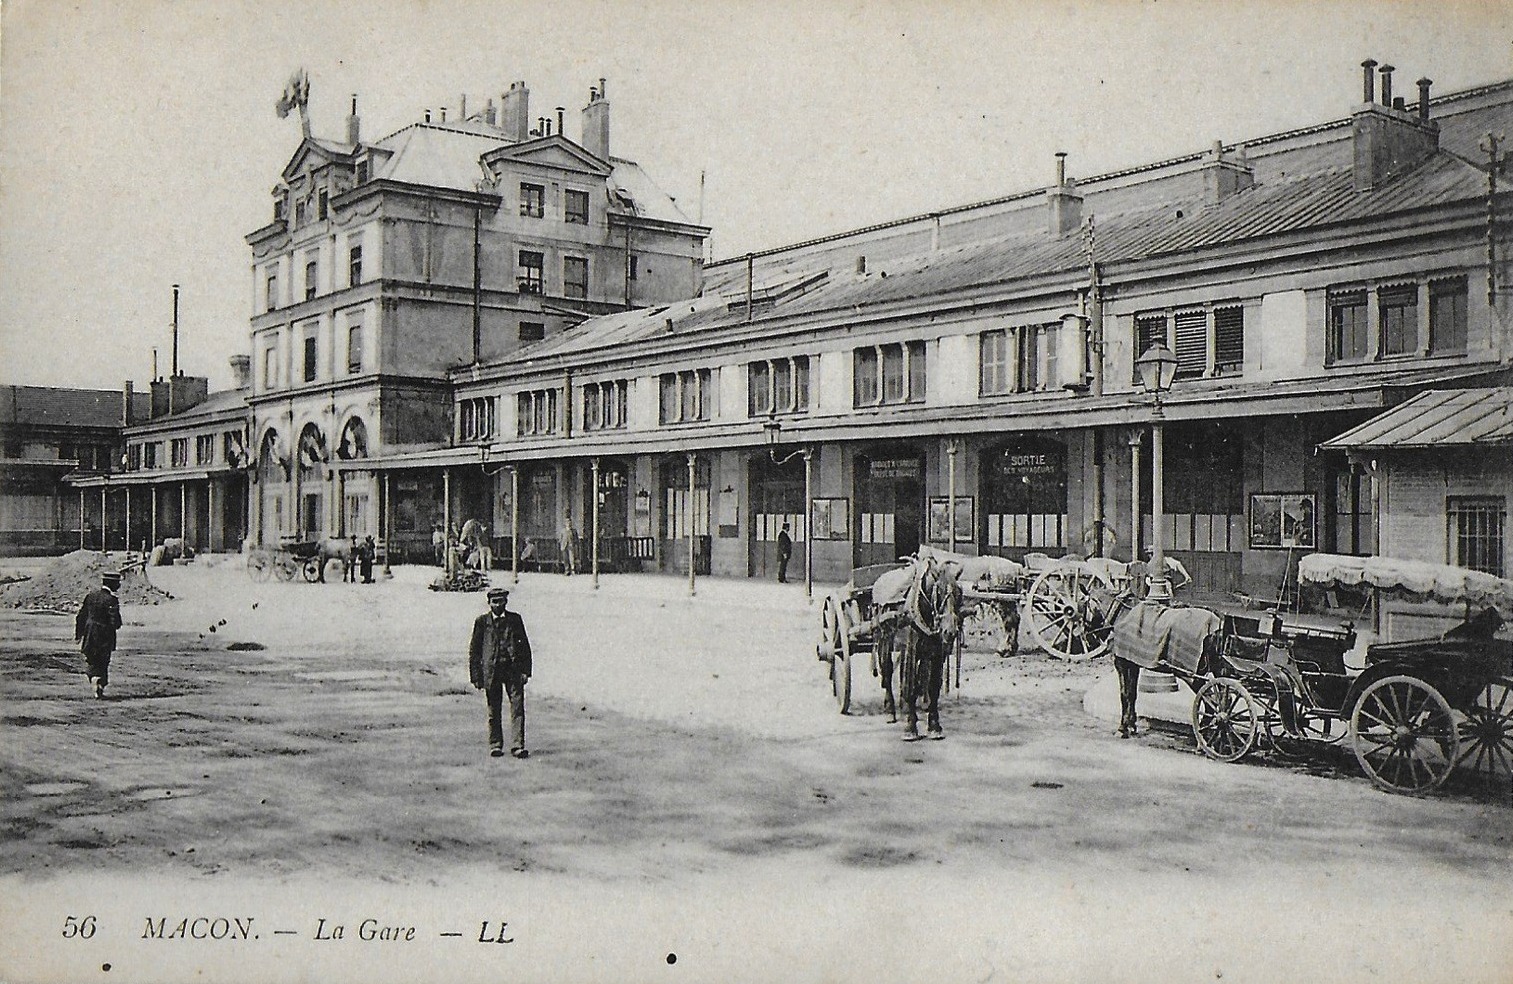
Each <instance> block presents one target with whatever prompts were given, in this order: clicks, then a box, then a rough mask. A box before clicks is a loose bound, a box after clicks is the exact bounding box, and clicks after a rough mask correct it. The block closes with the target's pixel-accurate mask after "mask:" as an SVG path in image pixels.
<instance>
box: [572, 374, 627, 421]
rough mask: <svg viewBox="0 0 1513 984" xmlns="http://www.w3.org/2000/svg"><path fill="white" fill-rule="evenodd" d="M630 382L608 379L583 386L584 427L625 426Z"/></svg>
mask: <svg viewBox="0 0 1513 984" xmlns="http://www.w3.org/2000/svg"><path fill="white" fill-rule="evenodd" d="M627 393H628V384H627V383H626V381H625V380H623V379H606V380H603V381H602V382H597V383H588V384H586V385H584V387H583V429H584V430H586V431H591V430H615V429H618V428H622V427H624V426H625V411H626V398H627Z"/></svg>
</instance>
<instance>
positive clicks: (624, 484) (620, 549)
mask: <svg viewBox="0 0 1513 984" xmlns="http://www.w3.org/2000/svg"><path fill="white" fill-rule="evenodd" d="M593 482H594V470H593V468H584V469H583V502H584V514H583V536H584V543H585V546H584V551H585V553H586V552H587V551H588V550H590V549H592V547H591V546H589V545H588V544H589V543H590V542H591V541H590V540H589V537H592V536H593V514H592V509H593V500H592V499H590V498H589V497H590V496H592V495H595V494H597V495H598V497H599V566H600V567H608V568H617V569H618V568H628V567H629V566H630V560H631V558H630V551H629V545H628V543H627V539H628V537H629V535H630V525H629V524H630V471H629V469H628V468H627V467H626V465H625V462H623V461H618V460H614V459H604V460H601V461H600V462H599V488H598V489H597V490H595V489H594V488H593V487H592V486H593ZM588 562H589V561H588V558H587V557H584V558H580V560H579V563H580V564H581V565H583V566H587V565H588ZM636 566H639V565H636Z"/></svg>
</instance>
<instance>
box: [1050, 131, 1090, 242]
mask: <svg viewBox="0 0 1513 984" xmlns="http://www.w3.org/2000/svg"><path fill="white" fill-rule="evenodd" d="M1045 200H1046V206H1047V212H1048V213H1049V214H1048V222H1049V227H1050V233H1051V235H1053V236H1055V237H1057V238H1058V239H1060V238H1064V237H1066V236H1070V235H1071V234H1072V233H1074V232H1076V231H1077V230H1078V229H1080V228H1082V196H1081V195H1079V194H1077V182H1076V181H1074V180H1072V179H1071V178H1069V177H1067V176H1066V151H1064V150H1063V151H1057V152H1056V183H1055V184H1054V185H1053V186H1052V187H1051V189H1050V190H1049V191H1047V192H1046V195H1045Z"/></svg>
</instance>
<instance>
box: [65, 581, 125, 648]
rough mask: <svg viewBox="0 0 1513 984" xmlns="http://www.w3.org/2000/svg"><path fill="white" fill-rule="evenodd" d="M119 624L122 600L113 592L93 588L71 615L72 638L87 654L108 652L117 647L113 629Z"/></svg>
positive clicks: (117, 627) (118, 626) (119, 625)
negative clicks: (72, 621)
mask: <svg viewBox="0 0 1513 984" xmlns="http://www.w3.org/2000/svg"><path fill="white" fill-rule="evenodd" d="M120 627H121V603H120V601H118V600H117V599H116V596H115V594H114V593H113V592H111V591H108V590H106V589H105V588H95V589H94V590H93V591H91V592H90V593H89V594H87V595H85V596H84V604H82V605H80V606H79V615H78V617H77V618H75V619H74V640H75V641H76V642H78V643H79V649H80V651H82V652H83V653H84V655H86V656H109V655H110V654H111V653H112V652H114V651H115V648H116V629H119V628H120Z"/></svg>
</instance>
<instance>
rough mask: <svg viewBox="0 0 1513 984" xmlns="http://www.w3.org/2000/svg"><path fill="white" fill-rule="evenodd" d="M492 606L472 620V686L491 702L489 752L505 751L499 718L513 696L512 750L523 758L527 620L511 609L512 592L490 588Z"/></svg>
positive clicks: (528, 666)
mask: <svg viewBox="0 0 1513 984" xmlns="http://www.w3.org/2000/svg"><path fill="white" fill-rule="evenodd" d="M488 600H489V610H488V611H486V612H484V613H483V614H482V615H479V616H478V618H477V619H475V620H474V622H473V638H472V640H471V641H470V642H469V643H468V670H469V673H470V675H471V677H472V680H473V686H474V687H476V688H478V689H479V690H482V691H483V692H484V696H486V697H487V698H488V702H489V754H490V755H492V756H493V757H494V758H498V757H499V756H501V755H503V754H504V729H503V727H502V721H501V720H500V718H501V716H502V712H503V704H504V698H505V697H509V700H510V754H511V755H513V756H515V758H519V759H523V758H526V757H527V756H529V755H530V752H528V751H526V750H525V684H526V681H528V680H530V678H531V643H530V640H529V639H527V638H526V635H525V622H524V621H522V620H521V618H520V615H519V614H518V613H517V612H512V611H510V610H509V601H510V593H509V591H508V589H505V588H491V589H489V593H488Z"/></svg>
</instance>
